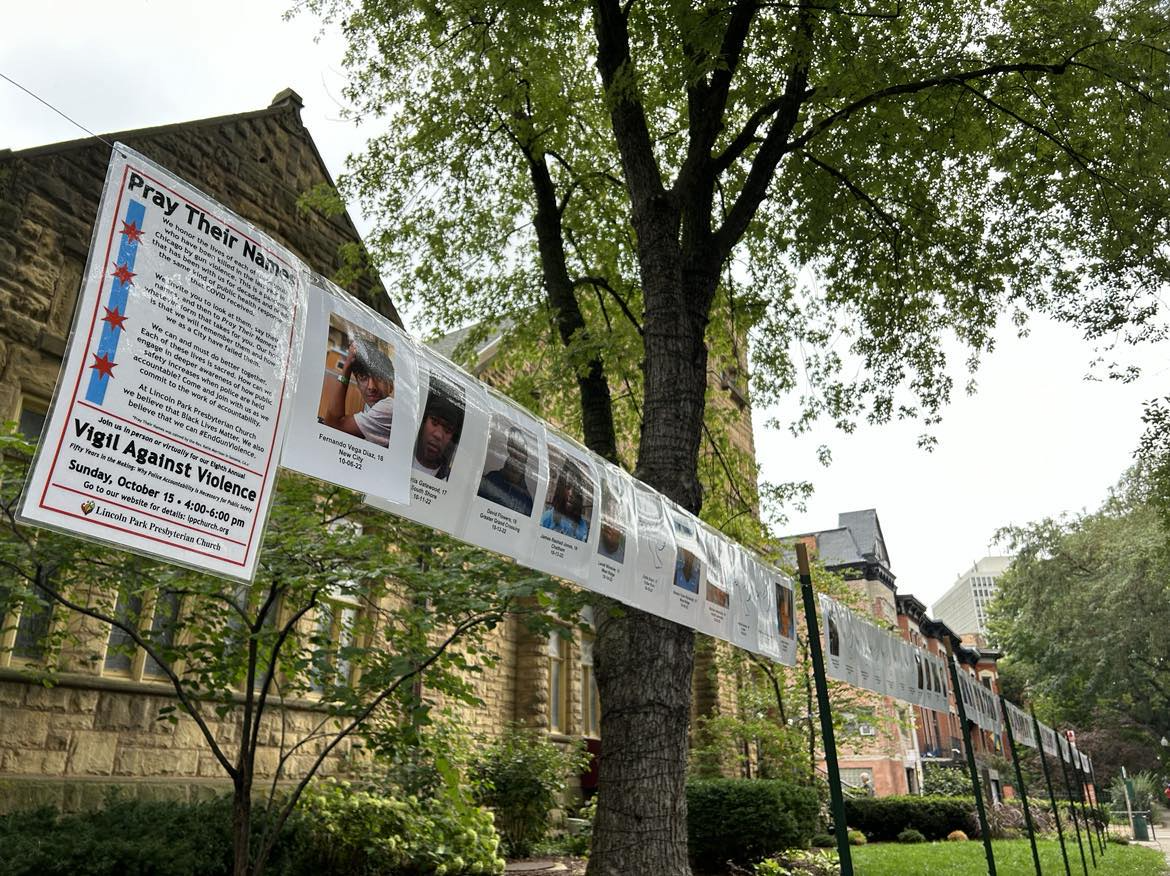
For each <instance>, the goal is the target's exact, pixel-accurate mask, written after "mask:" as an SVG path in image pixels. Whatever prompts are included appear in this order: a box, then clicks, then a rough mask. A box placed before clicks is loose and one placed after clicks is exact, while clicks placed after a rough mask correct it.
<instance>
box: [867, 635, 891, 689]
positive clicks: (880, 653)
mask: <svg viewBox="0 0 1170 876" xmlns="http://www.w3.org/2000/svg"><path fill="white" fill-rule="evenodd" d="M892 641H893V640H892V639H891V638H890V636H889V634H888V633H886V631H885V630H883V629H880V628H878V627H876V626H873V625H870V627H869V661H870V666H869V674H870V679H871V680H872V681H873V690H874V692H876V693H879V694H882V695H883V696H889V695H890V688H889V685H888V684H887V683H886V670H887V668H888V667H890V665H891V663H890V642H892Z"/></svg>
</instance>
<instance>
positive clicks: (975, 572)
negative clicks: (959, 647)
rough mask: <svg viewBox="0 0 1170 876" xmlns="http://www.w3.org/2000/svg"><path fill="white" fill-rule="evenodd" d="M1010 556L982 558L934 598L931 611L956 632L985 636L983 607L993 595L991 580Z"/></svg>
mask: <svg viewBox="0 0 1170 876" xmlns="http://www.w3.org/2000/svg"><path fill="white" fill-rule="evenodd" d="M1011 562H1012V558H1011V557H1000V556H992V557H984V558H983V559H981V560H979V562H977V563H975V565H973V566H972V567H971V568H970V569H968V570H967V571H966V572H964V573H963V574H961V575H960V576H959V577H958V578H957V579H956V580H955V583H954V584H952V585H951V586H950V587H949V588H948V589H947V592H946V593H944V594H943V595H942V596H940V597H939V598H938V600H937V601H936V602H935V603H934V606H933V607H932V609H931V614H932V615H934V617H936V618H938V619H939V620H941V621H942V622H943V623H945V624H946V625H947V626H949V627H950V628H951V629H952V630H956V631H957V632H958V633H959V635H964V636H965V635H970V636H982V637H983V640H984V641H986V639H987V607H988V606H989V605H990V604H991V600H992V599H993V598H994V597H995V587H996V585H995V582H996V581H997V580H998V579H999V577H1000V576H1001V575H1002V574H1003V573H1004V572H1006V571H1007V567H1008V566H1010V565H1011Z"/></svg>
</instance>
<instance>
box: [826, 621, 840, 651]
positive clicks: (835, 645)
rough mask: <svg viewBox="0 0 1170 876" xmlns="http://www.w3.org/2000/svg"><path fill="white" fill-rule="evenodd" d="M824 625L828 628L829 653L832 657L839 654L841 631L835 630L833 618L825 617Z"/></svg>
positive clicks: (835, 623) (835, 622)
mask: <svg viewBox="0 0 1170 876" xmlns="http://www.w3.org/2000/svg"><path fill="white" fill-rule="evenodd" d="M825 626H827V627H828V628H829V655H830V656H832V657H840V656H841V633H840V632H839V631H838V630H837V621H836V619H835V618H831V617H830V618H827V619H826V620H825Z"/></svg>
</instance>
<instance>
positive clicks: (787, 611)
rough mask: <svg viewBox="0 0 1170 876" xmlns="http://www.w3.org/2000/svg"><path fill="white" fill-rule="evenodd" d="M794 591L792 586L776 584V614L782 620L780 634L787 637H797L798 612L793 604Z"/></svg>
mask: <svg viewBox="0 0 1170 876" xmlns="http://www.w3.org/2000/svg"><path fill="white" fill-rule="evenodd" d="M793 598H794V591H793V590H792V588H791V587H781V586H780V585H778V584H777V585H776V616H777V620H778V621H779V622H780V635H781V636H783V637H784V638H785V639H794V638H796V631H795V623H796V612H795V610H794V606H793Z"/></svg>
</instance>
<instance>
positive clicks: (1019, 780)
mask: <svg viewBox="0 0 1170 876" xmlns="http://www.w3.org/2000/svg"><path fill="white" fill-rule="evenodd" d="M999 710H1000V711H1001V712H1002V713H1003V725H1004V727H1006V728H1007V738H1008V748H1010V749H1011V750H1012V766H1014V767H1015V768H1016V786H1017V787H1018V788H1019V789H1020V799H1021V800H1023V801H1024V823H1025V824H1026V825H1028V841H1029V842H1030V843H1031V844H1032V863H1034V864H1035V865H1036V876H1043V873H1042V872H1041V870H1040V850H1039V849H1037V848H1036V828H1035V826H1034V825H1033V824H1032V810H1031V808H1030V807H1029V806H1028V789H1027V788H1025V787H1024V773H1023V771H1022V770H1021V769H1020V758H1019V756H1018V755H1017V754H1016V735H1015V734H1014V733H1013V732H1012V721H1011V717H1010V716H1009V715H1008V707H1007V700H1005V699H1004V698H1003V694H1000V695H999Z"/></svg>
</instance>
